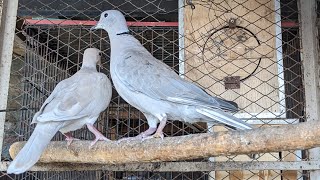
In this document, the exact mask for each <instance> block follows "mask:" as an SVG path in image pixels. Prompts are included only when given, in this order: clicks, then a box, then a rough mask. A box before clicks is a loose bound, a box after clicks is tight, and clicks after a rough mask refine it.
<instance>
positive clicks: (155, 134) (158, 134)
mask: <svg viewBox="0 0 320 180" xmlns="http://www.w3.org/2000/svg"><path fill="white" fill-rule="evenodd" d="M153 138H161V139H162V140H163V138H164V135H163V132H162V131H161V132H156V133H154V135H152V136H147V137H144V138H143V139H142V141H144V140H147V139H153Z"/></svg>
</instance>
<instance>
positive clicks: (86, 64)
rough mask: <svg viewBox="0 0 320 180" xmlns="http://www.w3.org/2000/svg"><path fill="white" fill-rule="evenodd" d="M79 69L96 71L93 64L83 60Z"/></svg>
mask: <svg viewBox="0 0 320 180" xmlns="http://www.w3.org/2000/svg"><path fill="white" fill-rule="evenodd" d="M81 69H87V70H93V71H97V67H96V63H93V62H91V61H86V60H83V63H82V66H81Z"/></svg>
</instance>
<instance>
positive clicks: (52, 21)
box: [25, 19, 299, 28]
mask: <svg viewBox="0 0 320 180" xmlns="http://www.w3.org/2000/svg"><path fill="white" fill-rule="evenodd" d="M25 24H29V25H60V26H68V25H69V26H70V25H71V26H79V25H83V26H93V25H96V24H97V21H91V20H63V19H26V20H25ZM127 24H128V26H137V27H139V26H150V27H153V26H159V27H178V25H179V23H178V22H139V21H138V22H133V21H128V22H127ZM281 27H283V28H294V27H299V23H297V22H292V21H282V22H281Z"/></svg>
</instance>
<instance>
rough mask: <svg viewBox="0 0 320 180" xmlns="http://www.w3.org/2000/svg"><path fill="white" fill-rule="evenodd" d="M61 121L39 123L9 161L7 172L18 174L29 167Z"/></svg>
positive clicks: (39, 154)
mask: <svg viewBox="0 0 320 180" xmlns="http://www.w3.org/2000/svg"><path fill="white" fill-rule="evenodd" d="M61 125H62V123H61V122H53V123H51V122H50V123H39V124H37V126H36V128H35V129H34V131H33V133H32V135H31V136H30V138H29V140H28V141H27V143H26V144H25V145H24V147H23V148H22V149H21V151H20V152H19V153H18V155H17V156H16V157H15V158H14V160H13V161H12V162H11V163H10V165H9V167H8V169H7V173H9V174H11V173H14V174H20V173H23V172H25V171H27V170H28V169H30V168H31V167H32V166H33V165H34V164H35V163H36V162H37V161H38V160H39V158H40V156H41V154H42V152H43V151H44V150H45V148H46V147H47V146H48V144H49V142H50V140H51V139H52V138H53V136H54V135H55V134H56V133H57V132H58V131H59V129H60V127H61Z"/></svg>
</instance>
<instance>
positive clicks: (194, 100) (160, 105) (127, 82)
mask: <svg viewBox="0 0 320 180" xmlns="http://www.w3.org/2000/svg"><path fill="white" fill-rule="evenodd" d="M105 14H108V16H104V15H105ZM94 29H104V30H106V31H107V32H108V36H109V38H110V43H111V66H110V69H111V77H112V80H113V82H114V85H115V88H116V89H117V91H118V93H119V94H120V95H121V97H122V98H123V99H125V100H126V101H127V102H128V103H130V104H131V105H133V106H135V107H136V108H137V109H139V110H140V111H142V112H143V113H144V114H145V116H146V117H147V120H148V124H149V126H154V124H156V123H157V122H156V120H157V121H158V122H159V121H162V120H163V118H164V119H165V120H166V118H169V119H171V120H180V121H186V122H189V123H193V122H198V121H204V122H213V123H223V124H225V125H227V126H234V127H235V128H238V129H251V128H252V127H251V126H250V125H248V124H247V123H245V122H243V121H241V120H240V119H237V118H235V117H233V116H231V115H229V114H227V113H225V112H224V111H237V110H238V106H237V104H236V103H233V102H232V103H230V101H226V100H223V99H221V98H217V97H213V96H210V95H209V94H207V93H206V92H205V91H203V90H202V89H201V88H200V87H199V86H197V85H196V84H194V83H192V82H189V81H187V80H185V79H182V78H180V76H179V75H177V74H176V73H175V72H174V71H173V70H172V69H171V68H170V67H168V66H167V65H166V64H164V63H163V62H161V61H159V60H158V59H156V58H154V57H153V56H152V55H151V54H150V53H149V52H148V51H147V50H146V49H145V48H144V47H143V46H142V45H141V43H140V42H139V41H138V40H137V39H135V38H134V37H133V36H131V35H129V34H126V33H123V32H127V31H128V28H127V25H126V21H125V18H124V16H123V15H122V14H121V13H120V12H119V11H116V10H108V11H105V12H103V13H102V14H101V17H100V20H99V22H98V23H97V25H96V26H95V27H94Z"/></svg>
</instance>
